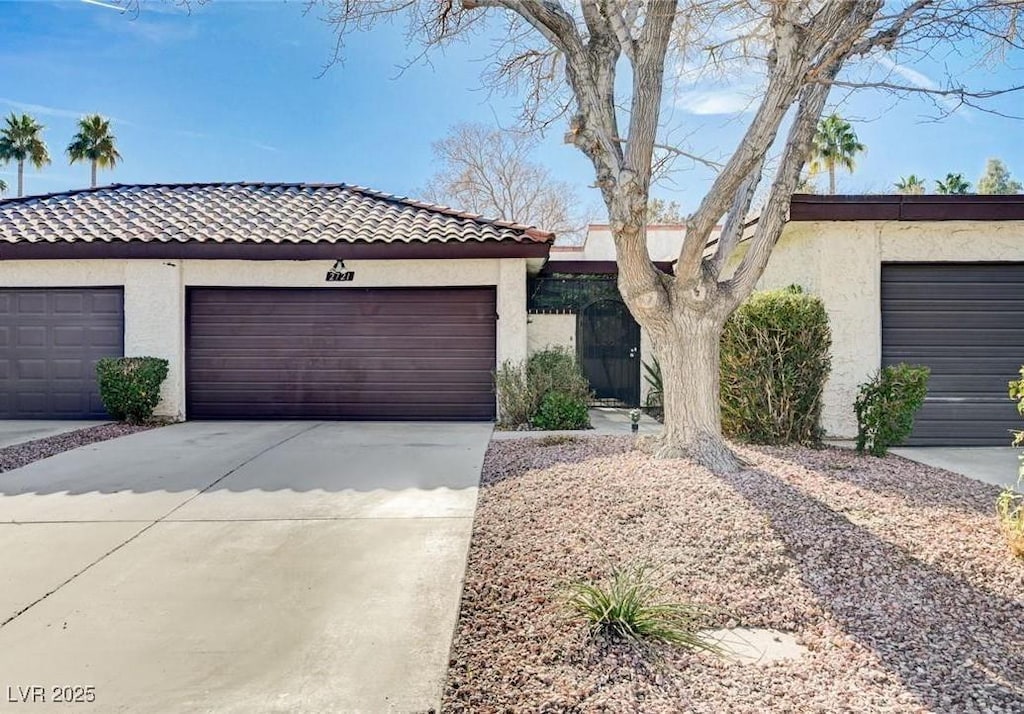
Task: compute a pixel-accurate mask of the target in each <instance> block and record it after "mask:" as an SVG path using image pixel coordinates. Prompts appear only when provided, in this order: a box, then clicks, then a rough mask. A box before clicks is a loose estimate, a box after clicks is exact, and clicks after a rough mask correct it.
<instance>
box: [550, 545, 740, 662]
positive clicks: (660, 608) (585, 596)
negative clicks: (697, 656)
mask: <svg viewBox="0 0 1024 714" xmlns="http://www.w3.org/2000/svg"><path fill="white" fill-rule="evenodd" d="M652 576H653V571H652V570H651V568H650V567H648V566H646V565H639V566H635V567H632V568H618V567H617V568H614V569H613V570H612V574H611V577H610V578H609V579H608V580H607V581H606V582H601V583H593V582H576V583H572V584H570V585H569V586H568V600H567V602H566V605H567V607H568V609H569V611H570V612H571V613H573V614H574V615H576V616H578V617H582V618H583V619H584V620H586V622H587V623H588V625H589V628H590V634H591V635H592V636H603V637H607V638H610V639H612V640H620V641H621V640H625V641H630V642H635V643H640V644H667V645H676V646H680V647H687V648H690V649H696V650H705V651H708V652H714V653H716V654H720V653H721V649H720V648H719V647H718V646H717V645H716V644H715V643H714V642H711V641H710V640H708V639H707V638H706V637H704V636H703V635H701V631H700V618H701V615H703V614H704V610H702V609H701V608H699V607H696V606H693V605H685V604H681V603H673V602H666V601H665V600H664V598H663V597H662V595H661V592H660V590H659V588H658V587H657V586H656V585H655V584H654V582H653V577H652Z"/></svg>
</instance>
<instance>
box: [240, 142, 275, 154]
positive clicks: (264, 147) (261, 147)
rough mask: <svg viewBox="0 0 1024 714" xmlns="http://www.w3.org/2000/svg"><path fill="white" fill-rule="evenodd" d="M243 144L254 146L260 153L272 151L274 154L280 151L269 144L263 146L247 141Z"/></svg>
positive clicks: (259, 143)
mask: <svg viewBox="0 0 1024 714" xmlns="http://www.w3.org/2000/svg"><path fill="white" fill-rule="evenodd" d="M245 143H247V144H249V145H250V146H255V147H256V148H257V149H259V150H260V151H272V152H274V153H277V152H279V151H280V149H278V148H277V147H276V146H271V145H270V144H263V143H261V142H259V141H252V140H248V141H246V142H245Z"/></svg>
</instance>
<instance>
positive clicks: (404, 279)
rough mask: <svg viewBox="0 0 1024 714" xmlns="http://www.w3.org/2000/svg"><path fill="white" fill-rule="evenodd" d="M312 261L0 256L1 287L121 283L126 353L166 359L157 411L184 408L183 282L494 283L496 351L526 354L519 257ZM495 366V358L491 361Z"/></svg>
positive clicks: (336, 286)
mask: <svg viewBox="0 0 1024 714" xmlns="http://www.w3.org/2000/svg"><path fill="white" fill-rule="evenodd" d="M332 265H333V261H330V260H326V261H325V260H318V261H241V260H239V261H233V260H182V261H170V260H166V261H165V260H67V261H55V260H22V261H0V285H2V286H4V287H90V286H123V287H124V298H125V306H124V307H125V315H124V321H125V328H124V330H125V334H124V338H125V341H124V346H125V354H126V355H128V356H139V355H150V356H154V357H163V358H165V359H167V360H168V361H169V362H170V369H169V373H168V377H167V381H166V382H165V383H164V386H163V390H162V392H161V401H160V404H159V406H158V407H157V411H156V413H157V414H158V415H161V416H169V417H173V418H183V417H184V416H185V368H184V367H185V288H186V287H188V286H219V287H315V288H322V289H325V290H345V289H351V288H365V287H430V286H443V287H455V286H472V285H495V286H497V299H498V303H497V309H498V322H497V358H498V364H500V363H501V362H502V361H504V360H506V359H512V360H521V359H523V358H525V357H526V350H527V332H526V260H525V259H522V258H503V259H492V260H487V259H481V260H438V261H417V260H390V261H371V260H364V261H360V260H353V261H346V267H347V268H348V269H349V270H353V271H355V279H354V280H353V281H352V282H344V283H327V282H325V276H326V274H327V271H328V270H329V269H330V268H331V266H332ZM496 366H497V365H496Z"/></svg>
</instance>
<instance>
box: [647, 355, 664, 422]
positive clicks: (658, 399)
mask: <svg viewBox="0 0 1024 714" xmlns="http://www.w3.org/2000/svg"><path fill="white" fill-rule="evenodd" d="M643 365H644V381H645V382H647V399H645V400H644V408H645V409H646V410H647V413H648V414H650V415H651V416H653V417H654V418H655V419H659V420H660V419H661V418H662V416H663V415H664V413H665V389H664V384H663V383H662V381H661V363H660V362H658V358H657V357H654V358H653V359H651V361H650V363H648V362H644V363H643Z"/></svg>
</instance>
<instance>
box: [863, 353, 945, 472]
mask: <svg viewBox="0 0 1024 714" xmlns="http://www.w3.org/2000/svg"><path fill="white" fill-rule="evenodd" d="M930 374H931V370H929V369H928V368H927V367H921V366H918V365H909V364H894V365H890V366H888V367H885V368H883V369H881V370H879V372H878V373H877V374H875V376H874V377H872V379H871V381H870V382H865V383H864V384H862V385H860V387H859V392H858V394H857V399H856V401H855V402H854V411H856V413H857V451H858V452H860V453H864V452H865V451H867V452H868V453H869V454H871V455H872V456H885V454H886V452H888V451H889V447H891V446H896V445H897V444H900V443H902V442H903V440H904V439H906V438H907V436H908V435H909V434H910V430H911V429H913V428H914V415H915V414H917V411H918V410H919V409H920V408H921V405H922V404H924V398H925V395H926V394H927V393H928V376H929V375H930Z"/></svg>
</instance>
